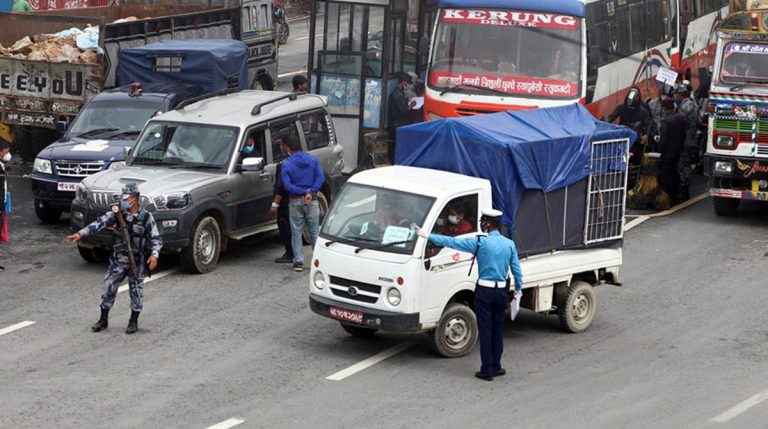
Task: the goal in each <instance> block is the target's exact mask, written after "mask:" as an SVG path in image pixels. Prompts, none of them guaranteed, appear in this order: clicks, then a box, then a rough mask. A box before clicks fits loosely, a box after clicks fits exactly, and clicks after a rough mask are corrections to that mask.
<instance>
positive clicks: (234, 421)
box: [206, 417, 245, 429]
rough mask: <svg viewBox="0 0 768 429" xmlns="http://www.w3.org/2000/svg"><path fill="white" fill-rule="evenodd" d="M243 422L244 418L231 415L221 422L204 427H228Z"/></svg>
mask: <svg viewBox="0 0 768 429" xmlns="http://www.w3.org/2000/svg"><path fill="white" fill-rule="evenodd" d="M243 423H245V419H241V418H239V417H232V418H231V419H227V420H224V421H223V422H221V423H216V424H215V425H213V426H208V427H207V428H206V429H229V428H232V427H235V426H237V425H241V424H243Z"/></svg>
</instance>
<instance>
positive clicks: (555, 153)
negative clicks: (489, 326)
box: [396, 104, 636, 256]
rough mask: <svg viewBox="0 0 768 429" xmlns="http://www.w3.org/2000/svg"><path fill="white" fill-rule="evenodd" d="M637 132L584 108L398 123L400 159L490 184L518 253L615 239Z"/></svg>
mask: <svg viewBox="0 0 768 429" xmlns="http://www.w3.org/2000/svg"><path fill="white" fill-rule="evenodd" d="M635 139H636V134H635V133H634V132H633V131H632V130H630V129H629V128H626V127H623V126H619V125H613V124H608V123H605V122H601V121H598V120H596V119H594V117H593V116H592V115H591V114H590V113H589V111H588V110H587V109H586V108H585V107H584V106H582V105H580V104H573V105H569V106H563V107H555V108H549V109H537V110H530V111H508V112H500V113H494V114H487V115H478V116H474V117H469V118H466V117H465V118H459V119H454V118H450V119H443V120H438V121H430V122H425V123H421V124H415V125H410V126H407V127H402V128H398V130H397V152H396V164H399V165H406V166H413V167H423V168H432V169H436V170H443V171H449V172H454V173H459V174H464V175H467V176H474V177H480V178H484V179H487V180H489V181H490V182H491V187H492V194H493V201H494V208H496V209H498V210H501V211H502V212H503V213H504V217H503V220H502V223H503V224H504V225H505V226H506V227H507V235H508V236H510V237H511V238H512V239H513V240H514V241H515V243H516V245H517V247H518V250H519V251H520V254H521V255H522V256H527V255H533V254H538V253H544V252H549V251H553V250H565V249H577V248H585V247H606V246H612V245H616V244H617V243H618V242H620V241H621V239H622V238H623V225H624V211H625V195H626V183H627V160H628V156H629V155H628V151H629V146H630V145H631V144H632V143H634V141H635Z"/></svg>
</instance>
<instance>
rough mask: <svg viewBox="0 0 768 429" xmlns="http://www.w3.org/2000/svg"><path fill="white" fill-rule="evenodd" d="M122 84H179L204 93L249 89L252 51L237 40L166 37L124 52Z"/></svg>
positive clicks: (120, 70)
mask: <svg viewBox="0 0 768 429" xmlns="http://www.w3.org/2000/svg"><path fill="white" fill-rule="evenodd" d="M117 77H118V79H117V80H118V83H119V84H120V85H129V84H130V83H131V82H154V83H179V82H184V83H188V84H193V85H198V86H199V87H201V88H202V89H203V91H204V92H206V93H208V92H214V91H220V90H223V89H228V88H239V89H248V50H247V48H246V46H245V44H244V43H243V42H240V41H237V40H220V39H211V40H163V41H160V42H157V43H150V44H148V45H145V46H140V47H137V48H130V49H125V50H123V51H122V52H121V53H120V64H119V66H118V68H117Z"/></svg>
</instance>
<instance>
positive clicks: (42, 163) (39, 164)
mask: <svg viewBox="0 0 768 429" xmlns="http://www.w3.org/2000/svg"><path fill="white" fill-rule="evenodd" d="M32 171H35V172H37V173H43V174H53V170H51V160H49V159H43V158H35V164H34V165H33V166H32Z"/></svg>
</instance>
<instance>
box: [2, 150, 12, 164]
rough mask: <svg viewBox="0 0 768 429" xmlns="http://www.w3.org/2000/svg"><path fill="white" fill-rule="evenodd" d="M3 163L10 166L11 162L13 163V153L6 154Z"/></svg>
mask: <svg viewBox="0 0 768 429" xmlns="http://www.w3.org/2000/svg"><path fill="white" fill-rule="evenodd" d="M2 161H3V163H4V164H8V163H9V162H11V153H10V152H8V153H6V154H5V156H3V159H2Z"/></svg>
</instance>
